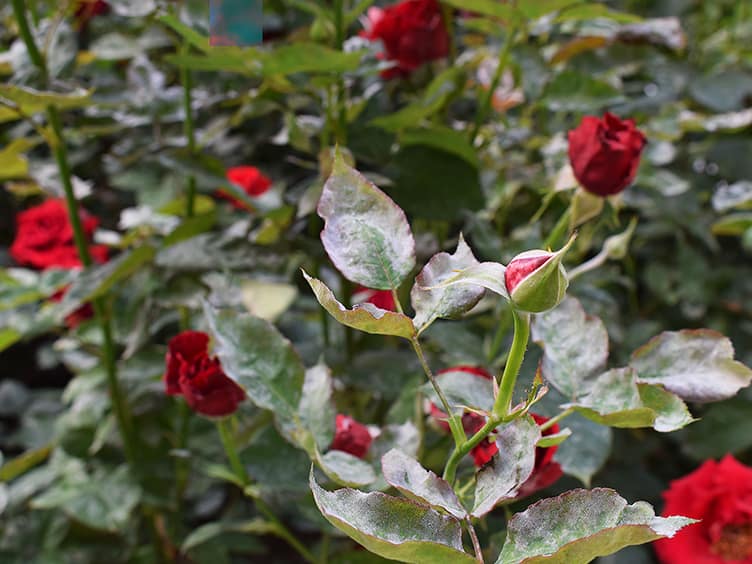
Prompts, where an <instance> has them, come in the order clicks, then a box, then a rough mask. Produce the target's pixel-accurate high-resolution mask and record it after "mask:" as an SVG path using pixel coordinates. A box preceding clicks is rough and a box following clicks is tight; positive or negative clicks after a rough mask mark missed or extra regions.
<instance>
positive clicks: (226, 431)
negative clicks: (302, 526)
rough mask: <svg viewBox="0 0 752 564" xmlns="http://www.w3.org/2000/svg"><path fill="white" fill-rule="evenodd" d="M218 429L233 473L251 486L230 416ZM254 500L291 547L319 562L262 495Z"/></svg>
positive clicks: (241, 481) (312, 560) (307, 557)
mask: <svg viewBox="0 0 752 564" xmlns="http://www.w3.org/2000/svg"><path fill="white" fill-rule="evenodd" d="M217 430H219V437H220V439H221V440H222V446H223V447H224V449H225V454H227V459H228V460H229V462H230V467H231V468H232V471H233V473H234V474H235V476H236V477H237V478H238V480H240V483H241V484H242V485H243V488H245V487H247V486H249V485H250V483H251V480H250V478H249V477H248V472H246V469H245V466H243V463H242V462H241V460H240V457H239V456H238V449H237V448H236V447H235V437H234V436H233V432H232V429H230V425H229V418H224V419H220V420H219V421H217ZM254 502H255V504H256V508H257V509H258V510H259V512H260V513H262V514H263V515H264V517H266V518H267V519H268V520H269V522H270V523H272V524H273V525H274V530H275V532H276V534H277V535H278V536H279V537H280V538H282V539H283V540H285V541H286V542H287V543H288V544H289V545H290V546H291V547H293V548H294V549H295V550H296V551H297V552H298V554H300V556H302V557H303V559H305V560H306V562H310V563H311V564H317V563H318V560H317V559H316V557H315V556H314V555H313V553H311V551H310V550H308V549H307V548H306V547H305V546H303V544H302V543H301V542H300V541H299V540H298V539H297V538H296V537H295V535H293V534H292V533H291V532H290V530H289V529H288V528H287V527H285V525H284V524H283V523H282V522H281V521H280V520H279V518H278V517H277V516H276V515H275V514H274V512H273V511H272V509H271V507H269V506H268V505H267V504H266V502H265V501H264V500H263V499H261V498H260V497H254Z"/></svg>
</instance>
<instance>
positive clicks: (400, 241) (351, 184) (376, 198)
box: [318, 151, 415, 290]
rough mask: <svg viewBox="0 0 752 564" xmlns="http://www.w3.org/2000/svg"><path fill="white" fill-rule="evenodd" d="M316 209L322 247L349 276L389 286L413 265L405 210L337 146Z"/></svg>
mask: <svg viewBox="0 0 752 564" xmlns="http://www.w3.org/2000/svg"><path fill="white" fill-rule="evenodd" d="M318 214H319V216H321V218H322V219H323V220H324V222H325V225H324V230H323V231H322V232H321V241H322V243H323V244H324V249H326V252H327V254H328V255H329V258H330V259H331V260H332V262H333V263H334V265H335V266H336V267H337V268H338V269H339V270H340V272H342V274H344V275H345V277H346V278H347V279H348V280H351V281H353V282H356V283H358V284H361V285H363V286H366V287H367V288H373V289H376V290H392V289H396V288H398V287H399V286H400V284H401V283H402V281H403V280H404V279H405V278H406V277H407V275H408V274H409V273H410V271H411V270H412V269H413V267H414V266H415V240H414V239H413V234H412V232H411V231H410V225H409V224H408V223H407V217H405V212H403V211H402V210H401V209H400V208H399V206H397V204H395V203H394V202H393V201H392V200H391V198H389V196H387V195H386V194H384V193H383V192H382V191H381V190H379V189H378V188H377V187H376V186H375V185H374V184H373V183H371V182H369V181H368V180H366V179H365V177H363V175H361V174H360V173H359V172H358V171H357V170H355V169H354V168H352V167H350V166H349V165H348V164H347V163H346V162H345V160H344V158H343V157H342V154H341V153H340V152H339V151H338V152H337V154H336V155H335V157H334V165H333V169H332V175H331V176H330V177H329V179H328V180H327V181H326V184H324V191H323V192H322V194H321V199H320V200H319V205H318Z"/></svg>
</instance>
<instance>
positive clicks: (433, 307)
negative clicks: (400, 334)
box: [410, 234, 485, 332]
mask: <svg viewBox="0 0 752 564" xmlns="http://www.w3.org/2000/svg"><path fill="white" fill-rule="evenodd" d="M477 264H479V263H478V260H477V259H476V258H475V256H474V255H473V251H472V250H471V249H470V247H469V246H468V245H467V243H465V239H464V238H463V237H462V235H461V234H460V239H459V242H458V243H457V250H456V251H455V253H454V254H453V255H450V254H449V253H438V254H435V255H434V256H433V257H431V260H429V261H428V264H426V266H424V267H423V270H422V271H421V272H420V274H418V276H417V278H416V279H415V284H414V285H413V289H412V290H411V292H410V298H411V300H412V304H413V309H414V310H415V320H414V323H415V326H416V327H417V328H418V331H419V332H420V331H423V330H424V329H425V328H426V327H428V326H429V325H430V324H431V323H433V321H434V320H435V319H438V318H450V319H451V318H454V317H457V316H459V315H462V314H463V313H465V312H466V311H469V310H470V309H472V308H473V307H474V306H475V305H476V304H477V303H478V302H479V301H480V299H481V298H482V297H483V294H484V293H485V289H484V288H483V287H482V286H475V285H473V284H458V285H452V286H447V287H443V288H442V287H439V288H434V289H430V288H432V287H434V286H437V285H439V284H441V283H442V282H444V281H446V280H447V279H449V278H451V277H453V276H454V275H455V274H456V272H457V271H458V270H462V269H465V268H468V267H471V266H475V265H477Z"/></svg>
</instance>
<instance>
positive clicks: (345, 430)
mask: <svg viewBox="0 0 752 564" xmlns="http://www.w3.org/2000/svg"><path fill="white" fill-rule="evenodd" d="M372 441H373V437H371V433H370V432H369V431H368V428H367V427H366V426H365V425H363V424H361V423H358V422H357V421H355V419H353V418H352V417H349V416H347V415H343V414H341V413H339V414H338V415H337V418H336V420H335V431H334V440H333V441H332V445H331V446H330V447H329V448H330V449H331V450H341V451H343V452H347V453H350V454H352V455H353V456H357V457H358V458H363V457H364V456H365V455H366V453H367V452H368V448H369V447H370V446H371V442H372Z"/></svg>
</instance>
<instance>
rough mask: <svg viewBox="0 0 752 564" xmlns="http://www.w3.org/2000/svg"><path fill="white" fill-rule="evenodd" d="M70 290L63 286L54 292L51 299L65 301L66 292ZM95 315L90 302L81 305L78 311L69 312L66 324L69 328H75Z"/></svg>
mask: <svg viewBox="0 0 752 564" xmlns="http://www.w3.org/2000/svg"><path fill="white" fill-rule="evenodd" d="M67 291H68V288H63V289H62V290H58V291H57V292H55V293H54V294H52V295H51V296H50V300H51V301H53V302H61V301H63V298H64V297H65V292H67ZM92 317H94V308H93V307H92V305H91V304H90V303H86V304H84V305H82V306H81V307H79V308H78V309H77V310H76V311H74V312H73V313H69V314H68V315H66V316H65V326H66V327H68V328H69V329H75V328H76V327H78V326H79V325H81V323H83V322H84V321H88V320H89V319H91V318H92Z"/></svg>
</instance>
